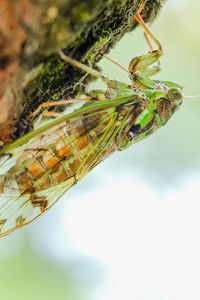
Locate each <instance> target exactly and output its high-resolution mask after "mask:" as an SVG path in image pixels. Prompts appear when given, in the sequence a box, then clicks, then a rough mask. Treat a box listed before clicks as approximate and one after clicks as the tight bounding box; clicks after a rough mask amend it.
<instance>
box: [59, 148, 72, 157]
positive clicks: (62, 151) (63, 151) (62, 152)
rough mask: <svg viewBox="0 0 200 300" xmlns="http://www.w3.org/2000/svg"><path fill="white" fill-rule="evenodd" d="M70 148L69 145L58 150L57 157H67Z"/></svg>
mask: <svg viewBox="0 0 200 300" xmlns="http://www.w3.org/2000/svg"><path fill="white" fill-rule="evenodd" d="M70 150H71V147H70V146H69V145H67V146H65V147H63V148H61V149H60V150H58V155H59V156H60V157H63V156H67V155H68V154H69V153H70Z"/></svg>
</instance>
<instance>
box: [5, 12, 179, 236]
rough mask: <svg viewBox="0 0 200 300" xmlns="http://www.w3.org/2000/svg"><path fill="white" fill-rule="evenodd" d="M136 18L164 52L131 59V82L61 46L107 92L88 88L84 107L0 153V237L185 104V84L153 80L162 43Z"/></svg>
mask: <svg viewBox="0 0 200 300" xmlns="http://www.w3.org/2000/svg"><path fill="white" fill-rule="evenodd" d="M136 19H137V20H138V22H139V23H141V25H142V26H143V28H144V29H145V31H146V33H147V34H148V35H149V36H150V37H151V38H152V39H153V40H154V41H155V42H156V43H157V45H158V49H157V50H151V51H150V52H149V53H148V54H145V55H142V56H139V57H135V58H133V59H132V61H131V62H130V65H129V75H130V79H131V83H130V84H126V83H122V82H119V81H117V80H110V79H109V78H107V77H105V76H103V75H102V74H100V73H99V72H97V71H96V70H93V69H91V68H90V67H88V66H85V65H83V64H82V63H80V62H77V61H75V60H73V59H71V58H69V57H68V56H66V55H65V54H64V53H63V52H62V51H60V55H61V58H62V59H64V60H65V61H67V62H68V63H70V64H72V65H74V66H75V67H77V68H80V69H82V70H83V71H86V72H87V73H90V74H93V75H94V76H97V77H100V78H101V79H102V80H103V82H104V83H105V84H106V89H105V90H103V91H99V90H93V91H91V92H89V93H87V95H85V96H83V97H81V98H80V99H79V101H80V102H82V103H83V105H82V106H80V107H79V108H78V109H76V110H74V111H72V112H71V113H69V114H65V115H63V116H61V117H58V118H56V119H55V120H53V121H51V122H49V123H47V124H45V125H43V126H41V127H39V128H37V129H35V130H33V131H31V132H29V133H28V134H26V135H24V136H23V137H21V138H19V139H18V140H16V141H15V142H13V143H12V144H10V145H8V146H7V147H6V148H4V149H3V150H1V151H0V236H4V235H6V234H8V233H10V232H12V231H13V230H15V229H16V228H19V227H21V226H22V225H25V224H27V223H30V222H31V221H33V220H34V219H35V218H37V217H38V216H39V215H41V214H42V213H43V212H45V211H46V210H47V209H48V208H49V207H51V206H52V205H53V204H54V203H55V202H56V201H57V199H58V198H60V197H61V195H63V194H64V193H65V192H66V191H67V190H68V189H69V188H70V187H72V186H73V185H74V184H75V183H77V182H78V181H79V180H80V179H81V178H82V177H84V176H85V175H86V174H87V173H88V172H90V170H92V169H93V168H94V167H95V166H96V165H98V164H99V163H100V162H101V161H103V160H104V159H105V158H106V157H108V156H109V155H110V154H111V153H113V152H115V151H118V150H124V149H126V148H127V147H129V146H130V145H132V144H134V143H136V142H138V141H140V140H142V139H144V138H146V137H148V136H149V135H150V134H152V133H153V132H154V131H156V130H157V129H158V128H160V127H161V126H163V125H165V124H166V123H167V121H168V120H169V119H170V118H171V116H172V115H173V114H174V112H175V111H176V110H177V109H178V108H179V107H180V105H181V103H182V87H181V86H180V85H178V84H176V83H173V82H169V81H158V80H152V79H150V78H149V76H150V75H152V74H154V73H155V72H156V71H157V69H158V66H156V67H153V68H151V67H150V66H151V65H152V64H154V63H155V62H157V61H158V59H159V58H160V56H161V55H162V48H161V45H160V43H159V42H158V41H157V39H156V38H155V37H154V35H153V34H152V33H151V32H150V31H149V29H148V27H147V26H146V24H145V23H144V22H143V20H142V19H141V17H140V15H139V13H137V14H136ZM71 102H73V101H71ZM74 102H77V99H76V101H74Z"/></svg>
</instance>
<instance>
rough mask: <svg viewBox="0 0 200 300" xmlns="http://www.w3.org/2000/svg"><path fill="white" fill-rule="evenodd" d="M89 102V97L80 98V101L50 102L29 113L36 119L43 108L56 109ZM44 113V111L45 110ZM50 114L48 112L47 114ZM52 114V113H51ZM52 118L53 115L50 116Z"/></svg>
mask: <svg viewBox="0 0 200 300" xmlns="http://www.w3.org/2000/svg"><path fill="white" fill-rule="evenodd" d="M90 100H91V97H86V96H85V97H82V98H80V99H70V98H69V99H63V100H58V101H52V102H48V101H47V102H43V103H41V104H40V105H39V106H38V108H37V109H36V110H35V111H34V112H33V113H31V115H30V117H36V116H37V115H39V114H40V113H41V111H42V110H43V109H45V108H50V107H53V106H54V107H56V106H67V105H68V104H73V103H81V102H89V101H90ZM45 112H46V110H45ZM49 113H50V112H49ZM52 113H53V112H52ZM49 116H50V115H49ZM52 116H53V114H52Z"/></svg>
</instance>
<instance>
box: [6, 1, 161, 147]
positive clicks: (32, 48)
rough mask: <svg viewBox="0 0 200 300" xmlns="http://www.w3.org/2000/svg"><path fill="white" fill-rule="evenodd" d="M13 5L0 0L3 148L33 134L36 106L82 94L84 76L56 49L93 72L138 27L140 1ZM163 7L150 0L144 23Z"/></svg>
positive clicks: (25, 2) (49, 2)
mask: <svg viewBox="0 0 200 300" xmlns="http://www.w3.org/2000/svg"><path fill="white" fill-rule="evenodd" d="M16 2H17V4H16V3H15V1H12V0H0V7H1V12H0V78H1V83H0V97H1V98H0V146H1V147H3V146H5V145H6V144H8V143H10V142H12V141H13V140H14V139H16V138H18V137H19V136H21V135H23V134H25V133H26V132H28V131H29V130H31V129H32V127H33V122H34V120H33V119H32V118H31V117H30V113H31V112H33V111H34V110H36V108H37V107H38V105H39V104H40V103H42V102H45V101H55V100H57V99H63V98H66V97H74V95H75V94H76V93H77V92H78V91H80V89H82V90H84V85H83V83H86V81H88V78H87V80H86V74H84V73H83V72H81V71H80V70H78V69H76V68H73V67H72V66H70V65H67V64H66V63H65V62H64V61H62V60H61V59H60V58H59V56H58V54H57V50H58V49H60V48H62V49H64V52H65V53H67V55H69V56H70V57H72V58H74V59H76V60H78V61H81V62H83V63H85V64H87V65H90V66H92V67H93V68H96V67H97V66H96V64H97V62H98V61H99V60H100V59H101V57H102V56H101V55H100V52H101V53H107V52H108V51H109V49H110V48H112V47H114V45H115V44H116V43H117V41H118V40H120V38H121V37H122V36H123V35H124V34H125V33H126V32H129V31H131V30H133V29H134V28H135V27H136V25H137V24H136V22H135V20H134V18H133V16H134V14H135V13H136V12H137V10H138V7H139V5H140V4H141V2H142V0H92V1H91V0H58V1H56V2H55V1H54V0H43V1H37V0H18V1H16ZM164 2H165V0H148V1H147V2H146V5H145V8H144V10H143V11H142V17H143V19H144V20H145V21H148V22H152V21H153V20H154V18H155V17H156V15H157V14H158V12H159V9H160V8H161V6H162V4H163V3H164ZM133 42H134V41H133ZM136 45H137V44H136ZM89 79H92V77H91V76H90V77H89Z"/></svg>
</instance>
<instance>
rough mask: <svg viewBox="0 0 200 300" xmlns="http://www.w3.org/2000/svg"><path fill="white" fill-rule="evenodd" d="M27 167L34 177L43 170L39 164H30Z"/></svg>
mask: <svg viewBox="0 0 200 300" xmlns="http://www.w3.org/2000/svg"><path fill="white" fill-rule="evenodd" d="M27 169H28V171H29V172H30V173H31V174H32V175H33V176H34V177H38V176H40V175H42V173H43V172H44V171H43V169H42V167H41V166H39V165H31V166H28V167H27Z"/></svg>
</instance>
